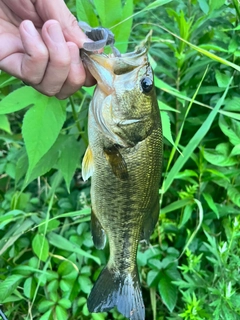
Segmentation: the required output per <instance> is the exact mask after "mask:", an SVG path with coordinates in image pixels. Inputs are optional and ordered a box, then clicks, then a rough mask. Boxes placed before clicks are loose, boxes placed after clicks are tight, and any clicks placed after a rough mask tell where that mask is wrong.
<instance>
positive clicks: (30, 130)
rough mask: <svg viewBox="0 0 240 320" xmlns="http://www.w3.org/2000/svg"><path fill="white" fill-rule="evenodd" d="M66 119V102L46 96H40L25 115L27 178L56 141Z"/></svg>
mask: <svg viewBox="0 0 240 320" xmlns="http://www.w3.org/2000/svg"><path fill="white" fill-rule="evenodd" d="M65 117H66V112H65V102H60V101H59V100H58V99H56V98H55V97H52V98H49V97H46V96H44V95H41V96H39V97H38V101H36V104H35V106H34V107H32V108H31V109H30V110H28V112H27V113H26V114H25V117H24V120H23V128H22V133H23V138H24V141H25V145H26V150H27V155H28V161H29V167H28V172H27V178H29V177H30V175H31V173H32V171H33V168H34V167H35V166H36V164H37V163H38V161H39V160H40V159H41V158H42V157H43V156H44V154H46V152H47V151H48V150H49V149H50V148H51V146H52V145H53V144H54V142H55V141H56V139H57V137H58V135H59V132H60V130H61V128H62V125H63V123H64V121H65Z"/></svg>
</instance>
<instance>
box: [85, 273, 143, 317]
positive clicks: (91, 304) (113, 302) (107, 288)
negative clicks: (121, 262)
mask: <svg viewBox="0 0 240 320" xmlns="http://www.w3.org/2000/svg"><path fill="white" fill-rule="evenodd" d="M87 305H88V310H89V312H104V311H109V310H110V309H112V308H114V307H115V306H116V307H117V309H118V311H119V312H120V313H121V314H123V315H124V316H125V317H126V318H128V319H131V320H145V308H144V304H143V299H142V292H141V289H140V285H139V280H138V274H137V271H136V273H135V274H134V275H131V274H120V272H117V273H116V272H114V271H112V270H110V269H108V267H105V269H103V271H102V272H101V274H100V276H99V278H98V279H97V282H96V283H95V285H94V287H93V289H92V291H91V293H90V296H89V297H88V301H87Z"/></svg>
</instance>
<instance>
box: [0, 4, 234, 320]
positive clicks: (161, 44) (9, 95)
mask: <svg viewBox="0 0 240 320" xmlns="http://www.w3.org/2000/svg"><path fill="white" fill-rule="evenodd" d="M66 2H67V4H68V6H69V8H70V10H71V11H72V12H73V13H74V14H75V15H76V16H77V17H78V19H79V20H83V21H86V22H88V23H89V24H90V25H91V26H93V27H94V26H98V25H103V26H105V27H109V28H111V29H112V31H113V32H114V33H115V35H116V41H117V43H116V46H117V47H118V48H119V49H120V51H121V52H125V51H126V50H128V51H131V50H133V49H134V47H135V46H136V45H138V44H139V43H140V42H141V41H142V40H144V38H145V37H146V35H147V34H148V32H149V31H150V30H153V36H152V39H151V45H150V48H149V57H150V59H151V63H152V66H153V68H154V71H155V85H156V88H157V93H158V100H159V108H160V110H161V115H162V122H163V129H164V140H165V151H164V170H163V179H162V187H161V189H160V191H159V192H160V194H161V213H160V216H159V223H158V225H157V226H156V228H155V231H154V233H153V235H152V237H151V243H150V244H141V245H140V248H139V253H138V265H139V270H140V275H141V281H142V289H143V296H144V301H145V305H146V319H148V320H150V319H153V320H163V319H168V320H181V319H185V320H203V319H211V320H218V319H224V320H235V319H236V320H237V319H240V273H239V270H240V246H239V244H240V242H239V241H240V239H239V238H240V216H239V209H240V168H239V163H240V91H239V81H240V76H239V71H240V67H239V62H240V36H239V29H240V25H239V20H240V5H239V2H238V1H237V0H229V1H225V0H218V1H216V0H198V1H197V0H192V1H191V0H188V1H187V0H172V1H171V0H166V1H164V0H162V1H147V0H145V1H140V0H134V1H133V0H126V1H121V0H114V1H105V0H101V1H100V0H92V1H90V0H76V1H75V0H69V1H66ZM92 92H93V88H91V89H83V90H81V91H79V92H77V93H75V94H74V95H73V96H72V97H71V98H69V99H67V100H65V101H58V100H57V99H56V98H49V97H45V96H43V95H41V94H39V93H37V92H36V91H34V90H33V89H32V88H30V87H25V86H23V84H22V83H21V82H20V81H19V80H17V79H15V78H13V77H11V76H9V75H7V74H5V73H3V72H2V73H1V74H0V98H1V102H0V308H1V310H3V311H4V313H5V314H6V317H7V318H8V319H9V320H10V319H11V320H19V319H28V320H30V319H38V320H65V319H69V320H71V319H72V320H85V319H93V320H103V319H119V320H120V319H123V317H122V316H121V315H119V314H118V312H117V311H116V310H113V311H111V312H110V313H109V314H106V313H103V314H92V315H91V314H89V313H88V310H87V306H86V299H87V296H88V294H89V292H90V290H91V287H92V284H93V282H94V281H95V280H96V278H97V276H98V274H99V272H100V271H101V268H102V267H103V265H104V264H105V263H106V261H107V257H108V252H107V251H108V249H107V248H106V249H105V250H104V251H98V250H96V249H95V248H94V246H93V243H92V239H91V235H90V229H89V220H90V196H89V187H90V182H83V181H82V179H81V159H82V156H83V154H84V151H85V149H86V146H87V110H88V105H89V102H90V100H91V95H92ZM109 210H111V208H109ZM0 318H1V317H0Z"/></svg>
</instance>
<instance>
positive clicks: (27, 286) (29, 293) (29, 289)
mask: <svg viewBox="0 0 240 320" xmlns="http://www.w3.org/2000/svg"><path fill="white" fill-rule="evenodd" d="M36 287H37V284H36V281H35V279H34V278H33V277H30V278H27V279H26V280H25V282H24V284H23V292H24V294H25V296H26V297H27V298H29V299H32V298H33V297H34V293H35V290H36Z"/></svg>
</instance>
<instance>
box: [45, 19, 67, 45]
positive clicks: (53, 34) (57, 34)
mask: <svg viewBox="0 0 240 320" xmlns="http://www.w3.org/2000/svg"><path fill="white" fill-rule="evenodd" d="M47 30H48V34H49V36H50V38H51V39H52V40H53V41H54V42H62V41H64V37H63V34H62V29H61V27H60V25H59V24H58V23H52V24H50V26H49V27H48V28H47Z"/></svg>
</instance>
